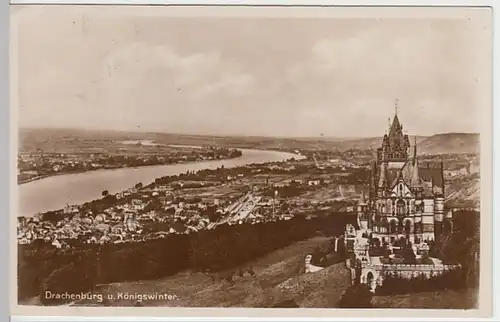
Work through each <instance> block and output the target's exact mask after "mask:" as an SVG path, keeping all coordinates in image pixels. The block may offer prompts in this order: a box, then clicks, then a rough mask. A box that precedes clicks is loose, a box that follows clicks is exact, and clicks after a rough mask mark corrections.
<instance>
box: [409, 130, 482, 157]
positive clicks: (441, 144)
mask: <svg viewBox="0 0 500 322" xmlns="http://www.w3.org/2000/svg"><path fill="white" fill-rule="evenodd" d="M418 148H419V150H420V151H421V152H423V153H427V154H452V153H477V152H479V148H480V145H479V134H477V133H444V134H436V135H433V136H431V137H429V138H427V139H425V140H422V141H420V142H419V143H418Z"/></svg>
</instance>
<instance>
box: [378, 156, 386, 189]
mask: <svg viewBox="0 0 500 322" xmlns="http://www.w3.org/2000/svg"><path fill="white" fill-rule="evenodd" d="M385 168H386V164H385V162H382V163H380V177H379V179H378V189H377V190H378V196H379V197H382V196H384V195H385V190H386V188H387V178H386V169H385Z"/></svg>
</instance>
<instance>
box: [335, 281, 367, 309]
mask: <svg viewBox="0 0 500 322" xmlns="http://www.w3.org/2000/svg"><path fill="white" fill-rule="evenodd" d="M339 307H340V308H371V307H372V293H371V292H370V290H368V287H367V286H366V285H364V284H357V285H352V286H350V287H349V288H348V289H347V290H346V291H345V292H344V294H343V295H342V298H341V299H340V301H339Z"/></svg>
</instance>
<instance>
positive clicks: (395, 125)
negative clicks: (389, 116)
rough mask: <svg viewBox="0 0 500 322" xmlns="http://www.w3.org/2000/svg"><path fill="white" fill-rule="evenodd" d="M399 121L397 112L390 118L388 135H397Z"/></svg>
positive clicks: (399, 126) (399, 127) (399, 125)
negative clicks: (390, 123)
mask: <svg viewBox="0 0 500 322" xmlns="http://www.w3.org/2000/svg"><path fill="white" fill-rule="evenodd" d="M401 128H402V126H401V123H400V122H399V118H398V114H396V115H394V119H393V120H392V125H391V129H390V130H389V137H394V136H397V135H398V131H399V129H401Z"/></svg>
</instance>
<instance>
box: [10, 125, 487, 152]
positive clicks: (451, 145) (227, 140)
mask: <svg viewBox="0 0 500 322" xmlns="http://www.w3.org/2000/svg"><path fill="white" fill-rule="evenodd" d="M141 139H143V140H155V141H157V142H158V143H163V144H184V145H211V144H214V143H216V144H217V145H220V146H226V147H242V148H260V149H298V150H300V149H335V150H341V151H343V150H349V149H373V150H376V149H377V148H379V147H380V146H381V144H382V137H371V138H328V137H319V138H272V137H257V136H252V137H249V136H227V137H223V136H207V135H188V134H170V133H157V132H142V133H141V132H125V131H97V130H81V129H26V128H24V129H20V131H19V148H20V149H21V150H24V151H36V149H43V150H46V151H59V150H60V149H61V148H67V147H69V146H73V147H82V146H85V147H89V146H92V145H93V144H94V143H99V142H103V141H119V140H141ZM415 139H416V142H417V144H418V151H419V154H422V153H425V154H450V153H475V152H477V151H478V150H479V134H477V133H444V134H436V135H433V136H416V137H415V136H410V143H411V144H412V145H413V142H414V141H415Z"/></svg>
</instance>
